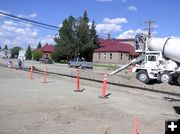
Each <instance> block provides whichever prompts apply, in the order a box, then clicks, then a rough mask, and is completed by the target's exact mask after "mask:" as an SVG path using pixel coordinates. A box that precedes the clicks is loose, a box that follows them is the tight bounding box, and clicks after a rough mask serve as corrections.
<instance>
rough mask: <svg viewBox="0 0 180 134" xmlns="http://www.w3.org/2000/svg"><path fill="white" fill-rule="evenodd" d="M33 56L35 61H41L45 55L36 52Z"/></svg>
mask: <svg viewBox="0 0 180 134" xmlns="http://www.w3.org/2000/svg"><path fill="white" fill-rule="evenodd" d="M32 56H33V60H36V61H39V60H40V59H41V58H42V56H43V54H42V53H41V52H40V51H34V52H33V54H32Z"/></svg>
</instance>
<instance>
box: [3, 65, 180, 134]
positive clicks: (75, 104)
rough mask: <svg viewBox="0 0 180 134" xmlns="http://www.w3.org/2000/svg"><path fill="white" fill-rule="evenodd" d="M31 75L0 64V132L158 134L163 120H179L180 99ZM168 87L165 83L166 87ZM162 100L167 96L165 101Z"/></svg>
mask: <svg viewBox="0 0 180 134" xmlns="http://www.w3.org/2000/svg"><path fill="white" fill-rule="evenodd" d="M42 81H43V75H41V74H33V79H32V80H31V79H29V73H28V72H24V71H19V70H14V69H8V68H4V67H1V66H0V134H133V133H134V129H135V118H136V114H138V118H139V134H164V131H165V120H167V119H178V118H180V110H179V109H180V98H178V97H174V96H167V95H165V94H158V93H151V92H148V91H141V90H133V89H131V88H122V87H117V86H112V85H107V93H111V95H110V96H109V99H99V98H98V96H100V95H101V87H102V84H98V83H95V82H89V81H83V80H81V85H80V88H81V89H82V88H85V90H84V91H83V92H81V93H76V92H73V90H74V89H76V83H75V82H76V80H75V79H73V78H65V77H61V76H54V75H48V76H47V81H48V83H43V82H42ZM167 86H168V85H167ZM164 97H170V98H173V101H167V100H166V99H164Z"/></svg>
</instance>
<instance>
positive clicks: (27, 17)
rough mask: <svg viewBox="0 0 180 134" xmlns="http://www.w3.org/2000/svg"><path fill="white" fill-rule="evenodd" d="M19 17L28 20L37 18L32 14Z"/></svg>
mask: <svg viewBox="0 0 180 134" xmlns="http://www.w3.org/2000/svg"><path fill="white" fill-rule="evenodd" d="M17 16H18V17H21V18H26V19H33V18H36V17H37V14H36V13H32V14H29V15H23V14H20V15H17Z"/></svg>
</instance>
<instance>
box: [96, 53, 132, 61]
mask: <svg viewBox="0 0 180 134" xmlns="http://www.w3.org/2000/svg"><path fill="white" fill-rule="evenodd" d="M99 54H100V55H99ZM110 54H112V59H110ZM121 54H122V59H121ZM99 56H100V58H99ZM128 62H129V54H128V53H119V52H114V53H109V52H100V53H98V52H95V53H93V63H109V64H127V63H128Z"/></svg>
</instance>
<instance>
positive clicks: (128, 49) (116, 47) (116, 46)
mask: <svg viewBox="0 0 180 134" xmlns="http://www.w3.org/2000/svg"><path fill="white" fill-rule="evenodd" d="M108 43H110V42H107V44H106V46H104V47H100V48H98V49H96V50H94V52H125V53H129V54H131V55H136V53H135V48H134V47H133V46H132V45H129V44H125V43H120V42H116V43H115V42H114V43H113V44H112V43H111V45H108Z"/></svg>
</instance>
